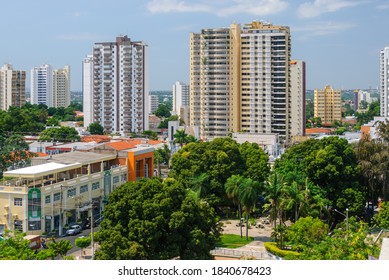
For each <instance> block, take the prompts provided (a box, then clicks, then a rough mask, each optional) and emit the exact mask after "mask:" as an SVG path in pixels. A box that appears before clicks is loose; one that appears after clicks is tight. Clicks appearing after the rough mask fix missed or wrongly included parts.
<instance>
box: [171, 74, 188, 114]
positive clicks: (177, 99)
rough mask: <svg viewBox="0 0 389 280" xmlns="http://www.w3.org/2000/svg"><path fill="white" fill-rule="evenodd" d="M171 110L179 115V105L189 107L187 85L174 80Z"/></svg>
mask: <svg viewBox="0 0 389 280" xmlns="http://www.w3.org/2000/svg"><path fill="white" fill-rule="evenodd" d="M172 88H173V91H172V92H173V112H174V113H175V114H177V115H178V116H180V117H181V115H180V112H181V107H186V106H188V107H189V103H190V99H189V85H187V84H185V83H182V82H179V81H177V82H175V83H174V85H173V87H172Z"/></svg>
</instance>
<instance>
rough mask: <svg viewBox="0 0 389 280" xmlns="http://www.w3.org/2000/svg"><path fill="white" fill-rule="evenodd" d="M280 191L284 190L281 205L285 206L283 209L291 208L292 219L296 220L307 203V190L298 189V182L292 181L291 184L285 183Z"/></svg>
mask: <svg viewBox="0 0 389 280" xmlns="http://www.w3.org/2000/svg"><path fill="white" fill-rule="evenodd" d="M282 191H283V192H284V199H283V201H282V205H281V207H283V208H285V210H293V211H294V219H293V221H297V220H298V218H299V216H300V211H301V209H302V208H303V207H304V206H306V204H307V200H306V196H307V195H308V193H307V191H308V190H306V189H304V190H302V189H300V186H299V184H298V183H297V182H296V181H294V182H293V183H292V184H285V186H284V188H283V190H282Z"/></svg>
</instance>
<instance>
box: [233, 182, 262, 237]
mask: <svg viewBox="0 0 389 280" xmlns="http://www.w3.org/2000/svg"><path fill="white" fill-rule="evenodd" d="M259 192H260V189H259V183H258V182H257V181H254V180H253V179H251V178H246V179H244V180H243V182H242V184H241V185H240V188H239V193H238V199H239V202H240V204H242V206H243V210H244V212H245V214H246V240H248V239H249V215H250V213H251V211H252V210H253V209H254V207H255V204H256V203H257V201H258V196H259Z"/></svg>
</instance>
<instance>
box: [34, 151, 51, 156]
mask: <svg viewBox="0 0 389 280" xmlns="http://www.w3.org/2000/svg"><path fill="white" fill-rule="evenodd" d="M35 154H37V156H38V157H47V156H49V154H46V153H42V152H36V153H35Z"/></svg>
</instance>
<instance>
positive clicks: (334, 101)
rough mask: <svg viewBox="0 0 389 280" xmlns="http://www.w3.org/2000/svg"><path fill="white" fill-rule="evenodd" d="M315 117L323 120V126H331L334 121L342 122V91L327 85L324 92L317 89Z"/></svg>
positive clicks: (315, 93)
mask: <svg viewBox="0 0 389 280" xmlns="http://www.w3.org/2000/svg"><path fill="white" fill-rule="evenodd" d="M314 95H315V100H314V116H315V118H317V117H319V118H321V121H322V124H323V125H325V126H331V125H332V122H333V121H341V120H342V96H341V91H340V90H334V89H332V87H331V86H329V85H326V86H325V88H324V89H323V90H318V89H315V92H314Z"/></svg>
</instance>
